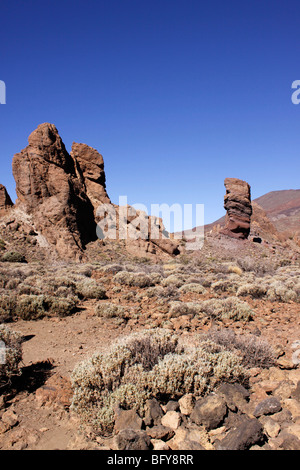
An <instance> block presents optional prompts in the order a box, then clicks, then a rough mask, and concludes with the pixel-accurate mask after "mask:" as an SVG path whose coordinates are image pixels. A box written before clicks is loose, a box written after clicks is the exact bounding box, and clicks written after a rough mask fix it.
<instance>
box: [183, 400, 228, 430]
mask: <svg viewBox="0 0 300 470" xmlns="http://www.w3.org/2000/svg"><path fill="white" fill-rule="evenodd" d="M226 412H227V406H226V402H225V400H224V398H223V397H221V396H220V395H217V394H213V393H212V394H210V395H208V396H207V397H206V398H201V399H200V400H197V401H196V404H195V408H194V409H193V411H192V413H191V420H192V421H193V422H194V423H196V424H198V425H203V426H205V428H206V429H207V430H208V431H209V430H210V429H215V428H217V427H218V426H219V425H220V423H221V422H222V421H223V419H224V417H225V415H226Z"/></svg>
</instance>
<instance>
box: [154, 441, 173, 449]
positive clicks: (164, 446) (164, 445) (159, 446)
mask: <svg viewBox="0 0 300 470" xmlns="http://www.w3.org/2000/svg"><path fill="white" fill-rule="evenodd" d="M151 444H152V446H153V450H170V447H169V446H168V444H167V443H166V442H164V441H161V440H160V439H151Z"/></svg>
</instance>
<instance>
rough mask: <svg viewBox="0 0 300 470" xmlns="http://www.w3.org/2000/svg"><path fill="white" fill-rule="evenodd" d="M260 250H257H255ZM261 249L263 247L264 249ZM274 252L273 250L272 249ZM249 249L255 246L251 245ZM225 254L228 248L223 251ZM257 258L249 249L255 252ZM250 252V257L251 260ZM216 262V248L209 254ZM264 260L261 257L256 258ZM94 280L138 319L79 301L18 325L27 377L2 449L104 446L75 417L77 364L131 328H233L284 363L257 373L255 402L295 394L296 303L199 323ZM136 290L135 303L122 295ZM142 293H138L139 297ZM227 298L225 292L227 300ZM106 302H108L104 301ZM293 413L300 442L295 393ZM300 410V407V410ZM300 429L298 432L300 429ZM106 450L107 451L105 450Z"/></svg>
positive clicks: (0, 441) (187, 332)
mask: <svg viewBox="0 0 300 470" xmlns="http://www.w3.org/2000/svg"><path fill="white" fill-rule="evenodd" d="M255 249H256V247H255ZM258 249H261V248H258ZM267 249H268V250H269V251H270V250H271V248H269V247H268V248H267ZM251 250H253V247H252V246H251ZM221 251H222V248H221ZM249 253H250V255H251V251H250V252H249ZM249 253H248V255H249ZM212 254H213V256H215V257H216V258H217V257H218V254H215V253H214V247H213V246H210V247H209V250H207V251H206V255H205V256H206V258H207V257H209V256H212ZM258 258H259V256H258ZM93 277H94V278H95V279H97V280H98V281H99V282H101V283H103V284H104V285H105V288H106V289H107V293H108V298H109V300H113V302H114V303H116V304H120V305H125V306H127V307H131V308H133V309H135V311H136V312H137V314H136V315H135V316H133V317H132V318H129V319H121V320H120V319H116V318H103V317H98V316H97V315H95V306H96V304H97V302H98V301H96V300H86V301H83V302H81V304H80V310H79V311H78V312H77V313H75V314H73V315H72V316H68V317H65V318H56V317H51V318H42V319H39V320H29V321H24V320H17V321H15V322H14V323H12V324H10V325H9V326H10V327H11V328H12V329H13V330H14V331H17V332H19V333H21V334H22V335H23V345H22V351H23V360H22V368H23V374H22V376H21V377H20V378H19V379H18V380H17V381H16V382H15V383H14V387H13V390H12V391H11V393H10V394H8V395H7V396H6V397H5V403H3V401H2V402H1V401H0V416H1V415H3V413H4V412H7V410H9V412H10V413H11V414H12V421H11V425H10V426H8V427H7V428H5V429H3V427H2V429H1V427H0V449H16V450H23V449H41V450H47V449H51V450H54V449H91V448H105V442H103V441H101V442H97V441H94V440H92V439H89V433H88V430H86V429H85V430H83V429H82V428H81V426H80V423H79V420H78V418H77V417H76V416H75V415H73V414H72V413H70V411H69V405H70V402H71V398H72V390H71V386H70V375H71V373H72V370H73V369H74V366H75V365H76V364H77V363H78V362H80V361H82V360H83V359H86V358H89V357H90V356H91V355H92V354H93V353H94V352H95V351H99V350H102V351H105V350H106V349H107V348H108V347H109V346H110V345H111V344H113V343H114V342H115V340H116V338H118V337H119V336H122V335H128V334H129V333H131V332H132V331H136V330H139V329H145V328H153V327H159V326H164V327H168V328H170V329H173V330H174V331H177V332H178V333H180V334H181V335H183V336H185V337H186V338H189V337H190V336H192V335H193V334H194V333H195V332H204V331H207V330H209V329H210V328H212V327H222V328H231V329H233V330H234V331H236V332H238V333H253V334H255V335H261V337H263V338H264V339H266V340H268V341H269V343H270V344H271V345H272V346H273V347H274V348H275V350H276V352H277V356H278V365H277V366H276V367H273V368H271V369H270V370H260V369H257V370H253V371H252V375H253V377H252V381H251V386H252V389H251V393H252V399H253V401H255V400H256V401H257V402H259V401H260V400H262V399H263V398H265V397H267V396H268V394H269V393H270V390H269V389H268V387H269V388H270V387H271V390H272V389H274V388H276V384H277V386H278V384H281V383H282V382H288V383H290V385H291V388H292V390H293V389H295V388H296V386H297V383H298V381H299V380H300V371H299V368H298V367H297V366H295V365H293V364H292V361H291V359H292V354H293V349H292V344H293V343H294V342H295V341H297V340H300V324H299V314H300V304H299V303H298V302H293V301H292V302H274V301H269V300H265V299H253V298H251V297H249V296H248V297H245V298H243V300H245V301H247V302H248V303H249V305H250V306H251V307H253V309H254V311H255V319H254V321H250V322H249V321H248V322H246V321H233V320H223V321H222V322H219V321H216V320H212V319H210V318H205V319H197V318H190V317H187V316H181V317H176V318H168V317H167V319H168V321H167V323H166V316H167V313H168V307H167V304H165V305H164V304H163V303H162V302H161V301H158V299H157V298H156V297H154V298H153V297H151V298H149V297H147V296H146V295H145V296H143V293H144V290H143V289H140V288H138V287H129V286H122V289H121V291H120V292H117V291H116V290H115V291H113V290H112V289H113V288H114V287H115V284H114V283H113V280H112V278H113V275H112V274H108V275H106V276H105V281H104V282H103V276H102V274H101V273H99V272H98V271H96V272H95V273H93ZM128 292H130V294H131V295H130V296H129V299H130V300H124V294H126V293H128ZM137 294H138V296H137ZM222 295H223V296H226V295H228V294H226V293H224V294H221V297H222ZM212 297H213V294H212V292H211V291H210V290H209V289H208V292H207V293H206V294H205V295H201V294H195V293H189V294H181V297H180V300H182V301H197V300H205V299H208V298H212ZM101 302H102V301H101ZM285 399H286V400H287V409H289V410H290V411H291V413H292V414H293V422H292V424H293V426H294V432H295V435H297V432H298V436H297V437H298V438H299V439H300V420H299V419H300V406H299V402H297V401H296V400H295V399H293V398H291V397H290V396H287V397H285ZM297 407H298V408H297ZM297 430H298V431H297ZM103 446H104V447H103Z"/></svg>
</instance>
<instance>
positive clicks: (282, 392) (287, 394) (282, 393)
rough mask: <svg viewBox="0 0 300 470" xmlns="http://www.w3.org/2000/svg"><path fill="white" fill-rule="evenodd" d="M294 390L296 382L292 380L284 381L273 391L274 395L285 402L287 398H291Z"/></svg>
mask: <svg viewBox="0 0 300 470" xmlns="http://www.w3.org/2000/svg"><path fill="white" fill-rule="evenodd" d="M294 388H295V385H294V382H292V381H291V380H283V381H282V382H280V383H279V384H278V385H277V387H276V388H275V389H274V390H273V395H274V396H277V397H279V398H280V399H281V400H285V399H286V398H291V396H292V392H293V390H294Z"/></svg>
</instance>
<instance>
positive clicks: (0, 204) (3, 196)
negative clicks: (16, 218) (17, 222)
mask: <svg viewBox="0 0 300 470" xmlns="http://www.w3.org/2000/svg"><path fill="white" fill-rule="evenodd" d="M12 207H13V202H12V200H11V198H10V196H9V194H8V192H7V191H6V187H5V186H3V184H0V217H2V216H3V215H5V214H6V213H7V211H9V209H11V208H12Z"/></svg>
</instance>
